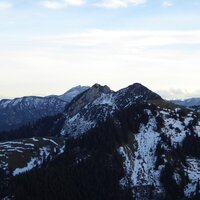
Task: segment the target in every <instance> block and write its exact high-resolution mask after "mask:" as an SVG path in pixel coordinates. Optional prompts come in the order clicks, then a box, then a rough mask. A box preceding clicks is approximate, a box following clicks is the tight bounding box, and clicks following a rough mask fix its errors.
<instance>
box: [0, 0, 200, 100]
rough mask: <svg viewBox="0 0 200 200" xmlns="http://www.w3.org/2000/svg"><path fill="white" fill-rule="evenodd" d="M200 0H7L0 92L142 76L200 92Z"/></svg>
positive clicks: (149, 82) (1, 27)
mask: <svg viewBox="0 0 200 200" xmlns="http://www.w3.org/2000/svg"><path fill="white" fill-rule="evenodd" d="M199 13H200V1H199V0H190V1H189V0H170V1H168V0H166V1H165V0H95V1H94V0H92V1H89V0H88V1H87V0H52V1H51V0H0V70H1V73H0V97H1V98H3V97H16V96H24V95H48V94H52V93H56V94H59V93H63V92H64V91H66V90H67V89H69V88H70V87H73V86H75V85H78V84H81V85H92V84H93V83H95V82H99V83H100V84H108V85H109V86H110V87H111V88H112V89H115V90H117V89H119V88H121V87H125V86H126V85H129V84H132V83H134V82H141V83H143V84H144V85H146V86H147V87H149V88H150V89H152V90H155V91H158V92H159V93H160V94H162V95H163V96H164V97H167V98H173V97H174V98H185V97H190V96H200V78H199V75H200V66H199V65H200V14H199Z"/></svg>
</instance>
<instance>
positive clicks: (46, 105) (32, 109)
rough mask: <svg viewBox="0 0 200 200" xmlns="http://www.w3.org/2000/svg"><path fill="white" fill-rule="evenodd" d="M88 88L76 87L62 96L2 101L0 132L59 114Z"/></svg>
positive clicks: (28, 97)
mask: <svg viewBox="0 0 200 200" xmlns="http://www.w3.org/2000/svg"><path fill="white" fill-rule="evenodd" d="M88 88H89V87H86V86H77V87H74V88H72V89H70V90H69V91H67V92H66V93H64V94H63V95H51V96H46V97H37V96H27V97H22V98H16V99H2V100H1V101H0V131H4V130H12V129H16V128H19V127H20V126H23V125H25V124H28V123H30V122H34V121H36V120H37V119H40V118H43V117H46V116H53V115H56V114H58V113H61V112H63V111H64V108H65V106H66V105H67V104H68V103H70V102H71V100H72V99H73V98H74V97H75V96H77V95H78V94H80V93H81V92H84V91H85V90H87V89H88Z"/></svg>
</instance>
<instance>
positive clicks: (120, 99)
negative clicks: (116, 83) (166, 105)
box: [61, 83, 161, 137]
mask: <svg viewBox="0 0 200 200" xmlns="http://www.w3.org/2000/svg"><path fill="white" fill-rule="evenodd" d="M153 99H161V97H160V96H159V95H157V94H155V93H153V92H152V91H150V90H149V89H148V88H146V87H144V86H143V85H141V84H139V83H135V84H133V85H131V86H129V87H127V88H124V89H121V90H119V91H117V92H113V91H111V90H110V89H109V88H108V87H107V86H100V85H98V84H95V85H94V86H93V87H91V88H90V89H89V90H88V91H87V92H86V93H84V94H83V95H82V96H81V97H80V98H79V99H77V100H76V101H75V102H74V103H73V104H72V105H70V107H69V108H68V109H67V110H66V112H65V117H66V119H65V124H64V127H63V129H62V131H61V135H65V136H69V137H78V136H79V135H82V134H83V133H85V132H86V131H88V130H89V129H91V128H93V127H95V126H96V125H97V123H98V122H103V121H105V120H106V119H107V118H108V117H109V116H112V115H113V114H114V113H116V112H117V111H120V110H123V109H125V108H128V107H129V106H131V105H134V104H137V103H140V102H143V101H146V100H153Z"/></svg>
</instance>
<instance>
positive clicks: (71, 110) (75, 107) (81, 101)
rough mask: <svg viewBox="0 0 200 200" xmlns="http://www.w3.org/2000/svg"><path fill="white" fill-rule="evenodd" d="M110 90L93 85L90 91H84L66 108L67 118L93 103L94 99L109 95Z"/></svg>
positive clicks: (106, 87)
mask: <svg viewBox="0 0 200 200" xmlns="http://www.w3.org/2000/svg"><path fill="white" fill-rule="evenodd" d="M109 93H111V90H110V88H109V87H108V86H101V85H99V84H95V85H94V86H92V87H91V88H90V89H88V90H86V91H85V92H84V94H82V95H81V96H80V97H78V98H75V99H74V101H73V102H71V104H70V105H69V106H67V108H66V112H67V114H68V115H69V116H74V115H75V114H77V113H78V112H79V111H80V110H81V109H82V108H83V107H84V106H85V105H87V104H88V103H90V102H93V101H94V100H95V99H97V98H98V97H100V96H101V94H109Z"/></svg>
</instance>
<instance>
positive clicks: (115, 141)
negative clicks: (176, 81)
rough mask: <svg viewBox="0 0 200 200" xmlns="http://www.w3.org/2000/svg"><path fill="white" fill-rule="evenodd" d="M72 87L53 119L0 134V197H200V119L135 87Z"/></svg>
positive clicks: (165, 199)
mask: <svg viewBox="0 0 200 200" xmlns="http://www.w3.org/2000/svg"><path fill="white" fill-rule="evenodd" d="M80 88H81V90H80V89H78V92H73V91H74V89H72V91H71V92H72V93H73V94H74V93H75V95H69V96H70V100H68V101H66V99H63V98H62V99H61V101H62V102H63V101H64V102H65V106H63V108H62V109H63V110H61V111H60V113H59V114H57V113H55V114H56V115H53V116H45V117H43V118H42V119H39V120H36V121H35V122H34V123H31V124H30V125H24V126H23V127H21V128H18V129H16V130H13V131H7V132H1V133H0V139H1V140H7V141H6V142H1V143H0V150H1V151H2V153H1V154H0V161H1V162H0V169H2V174H3V175H2V176H1V177H0V178H1V179H0V180H1V182H2V184H0V186H2V187H0V197H1V194H2V197H4V198H7V199H9V198H11V197H12V198H13V197H14V199H20V200H21V199H22V200H23V199H26V198H27V196H28V197H29V198H30V199H48V200H51V199H70V200H71V199H72V200H85V199H87V200H101V199H104V200H121V199H123V200H130V199H134V200H135V199H136V200H148V199H152V200H168V199H169V200H197V199H200V178H199V177H200V167H199V166H200V148H199V147H200V113H198V112H196V111H195V110H193V109H190V108H188V105H187V107H184V106H183V105H178V102H175V103H176V104H175V103H174V102H170V101H166V100H164V99H162V98H161V97H160V96H159V95H158V94H156V93H154V92H153V91H151V90H149V89H148V88H147V87H145V86H143V85H142V84H140V83H134V84H132V85H130V86H128V87H126V88H123V89H121V90H119V91H116V92H114V91H112V90H111V89H110V88H109V87H108V86H101V85H99V84H95V85H93V86H92V87H90V88H85V87H84V88H82V87H80ZM75 91H76V90H75ZM66 96H68V95H65V98H66ZM71 96H73V98H72V97H71ZM52 97H53V98H55V96H51V97H45V98H52ZM56 99H60V97H58V96H56ZM66 102H67V103H66ZM13 104H14V102H13ZM56 105H57V104H50V106H52V107H55V106H56ZM190 106H191V105H189V107H190ZM192 106H194V104H192ZM39 107H40V106H39ZM30 108H32V107H30ZM26 109H29V107H26ZM54 109H55V108H54ZM22 110H23V108H22ZM31 110H32V109H31ZM56 110H57V109H56ZM16 139H18V140H17V141H16ZM45 141H46V142H45ZM26 146H27V148H26ZM64 146H65V147H64ZM64 149H65V150H64ZM10 152H12V153H10ZM14 158H25V160H24V159H23V162H22V163H21V162H17V161H16V160H15V159H14ZM12 159H14V160H15V162H12ZM33 169H34V170H33ZM26 170H27V171H29V172H28V173H24V172H25V171H26ZM0 172H1V170H0ZM18 172H21V173H22V174H21V175H18V174H19V173H18ZM0 175H1V174H0ZM8 175H10V178H8V177H9V176H8ZM15 175H18V176H15ZM13 176H14V177H13ZM27 183H28V184H27Z"/></svg>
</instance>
